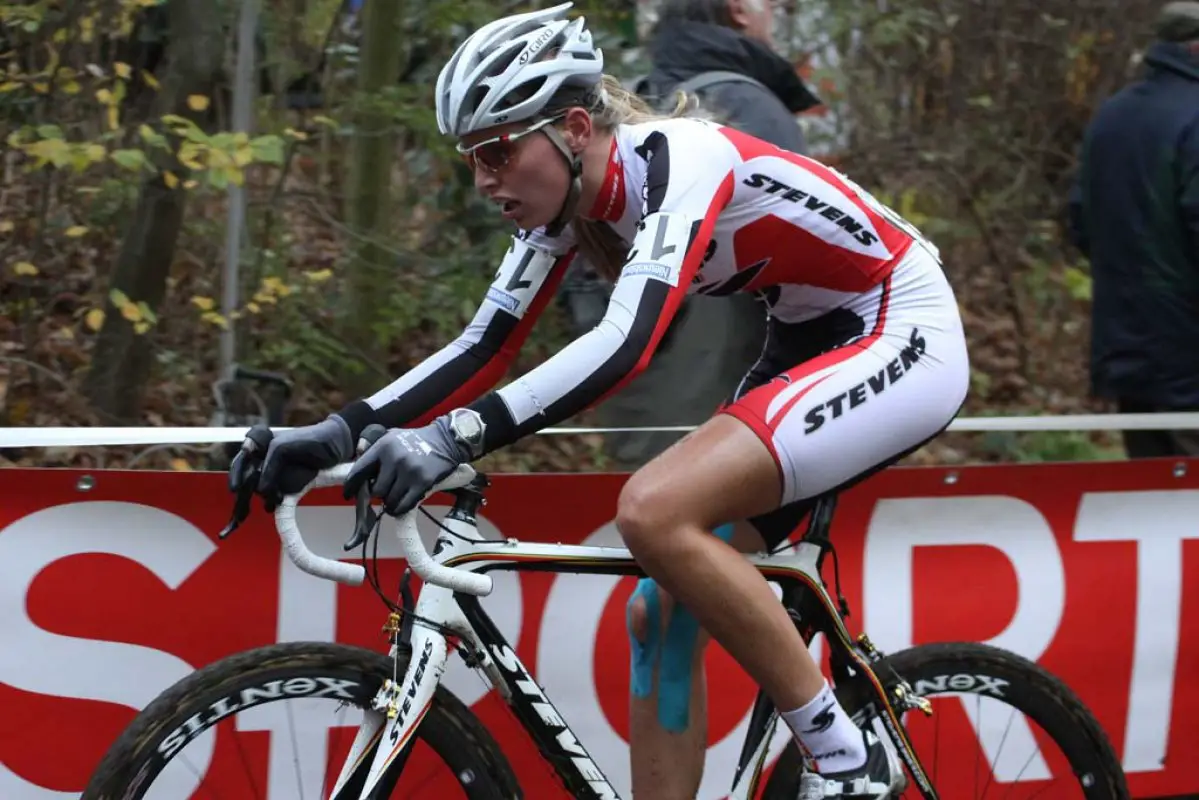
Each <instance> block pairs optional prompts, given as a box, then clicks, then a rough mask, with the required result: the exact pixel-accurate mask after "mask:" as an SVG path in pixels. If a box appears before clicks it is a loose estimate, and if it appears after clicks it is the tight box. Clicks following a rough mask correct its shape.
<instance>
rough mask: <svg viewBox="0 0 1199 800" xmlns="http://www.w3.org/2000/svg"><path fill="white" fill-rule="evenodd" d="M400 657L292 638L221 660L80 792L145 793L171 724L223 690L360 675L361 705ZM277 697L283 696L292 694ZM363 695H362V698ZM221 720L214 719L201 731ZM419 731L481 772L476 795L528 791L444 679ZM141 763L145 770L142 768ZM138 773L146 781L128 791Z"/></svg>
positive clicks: (112, 754)
mask: <svg viewBox="0 0 1199 800" xmlns="http://www.w3.org/2000/svg"><path fill="white" fill-rule="evenodd" d="M398 660H399V663H398V664H395V665H393V661H392V659H391V658H390V657H389V656H387V655H384V654H382V653H377V652H374V651H372V650H366V649H363V648H359V647H351V646H348V645H340V644H331V643H327V642H288V643H285V644H277V645H270V646H267V647H260V648H256V649H253V650H246V651H244V652H241V653H237V654H234V655H231V656H229V657H227V658H223V659H221V660H219V661H215V662H213V663H212V664H209V665H208V666H206V667H204V668H202V669H200V670H197V671H196V672H193V673H192V674H191V675H189V676H187V677H186V678H184V679H182V680H180V681H179V682H177V683H175V684H174V685H172V686H170V687H168V688H167V689H166V690H165V691H163V692H162V693H161V694H160V695H159V696H158V697H157V698H155V700H154V701H153V702H151V703H150V705H148V706H146V708H145V709H143V710H142V711H141V713H139V714H138V715H137V717H135V718H134V720H133V721H132V722H131V723H130V724H129V726H128V727H126V729H125V730H124V731H123V732H122V734H121V735H120V736H119V737H118V738H117V739H116V741H115V742H113V744H112V745H111V746H110V747H109V749H108V751H107V752H106V753H105V755H104V757H103V758H102V759H101V760H100V763H99V764H98V765H97V767H96V769H95V771H94V772H93V775H92V778H91V780H90V781H89V782H88V785H87V788H86V789H85V790H84V792H83V795H82V797H81V798H80V800H116V798H120V799H121V800H138V798H141V797H142V796H143V795H144V794H145V792H146V791H148V790H149V789H150V787H151V786H152V785H153V782H154V779H155V778H157V777H158V775H159V774H160V773H161V772H162V770H163V768H165V766H166V765H167V763H169V761H170V759H171V757H173V756H174V755H175V753H171V755H170V756H168V757H167V758H165V759H164V758H161V757H160V756H159V754H158V747H159V745H161V744H163V743H164V742H165V741H166V739H167V737H168V736H169V735H171V734H170V732H173V731H178V729H179V728H180V726H181V725H182V724H183V723H184V721H185V720H188V719H189V718H191V717H192V716H193V715H196V714H202V713H203V712H205V711H208V710H209V709H210V708H211V707H212V706H213V704H214V703H219V702H220V701H221V700H222V699H224V698H228V697H230V696H237V695H236V693H238V692H240V691H241V690H243V689H245V688H247V687H254V686H262V685H264V684H266V683H267V682H269V681H286V680H288V679H293V678H314V679H315V678H321V677H324V678H327V679H330V680H345V679H347V678H353V679H355V680H357V681H360V684H359V686H358V687H357V688H355V689H354V690H352V693H353V694H354V696H355V704H356V705H359V706H360V707H361V706H362V705H364V704H366V703H369V701H370V699H371V698H372V697H374V695H375V693H376V692H377V691H378V689H379V687H380V686H381V685H382V684H383V681H384V680H386V679H389V678H391V676H392V670H393V666H394V667H395V668H396V669H398V670H399V671H400V674H403V670H404V669H405V667H406V666H407V662H408V657H407V654H401V656H400V658H399V659H398ZM279 699H281V700H284V701H285V700H286V697H280V698H279ZM359 699H361V703H358V702H357V701H358V700H359ZM239 710H240V709H239ZM234 713H236V712H234ZM218 721H219V719H214V720H212V721H210V722H209V723H208V724H207V725H205V726H204V728H201V729H200V730H199V731H196V734H195V735H198V734H199V733H200V732H201V731H202V730H204V729H206V728H207V727H211V725H213V724H216V722H218ZM416 736H417V738H418V739H421V740H423V741H424V743H425V744H426V745H427V746H428V747H429V748H430V749H431V750H433V752H435V753H436V754H437V756H438V757H439V758H441V760H442V761H443V762H444V763H445V764H446V766H448V767H449V768H450V769H451V770H452V771H453V772H454V774H455V775H456V776H459V777H460V780H461V778H462V776H473V777H475V778H476V779H475V780H473V781H472V782H471V783H470V784H466V783H463V784H462V788H463V790H464V791H465V792H466V794H467V796H468V797H469V798H470V799H471V800H509V799H510V798H520V797H521V796H522V794H521V791H520V788H519V786H518V785H517V781H516V777H515V775H514V774H513V772H512V769H511V766H510V765H509V764H508V761H507V759H506V758H505V757H504V754H503V752H502V751H501V750H500V748H499V745H498V744H496V742H495V739H493V738H492V736H491V734H490V733H489V732H488V731H487V729H486V728H485V727H484V726H483V724H482V723H481V722H479V720H478V718H477V717H476V716H475V715H474V714H472V713H471V711H470V710H469V709H468V708H467V707H466V705H464V704H463V703H462V701H460V700H459V699H458V698H457V697H455V696H454V694H453V693H452V692H450V691H449V690H448V689H446V688H445V687H444V686H438V687H437V691H436V693H435V694H434V697H433V703H432V706H431V707H430V708H429V711H428V713H427V714H426V715H425V717H424V719H423V720H422V721H421V723H420V728H419V729H418V730H417V733H416ZM180 749H182V748H180ZM176 752H178V751H176ZM143 769H145V770H146V772H145V774H139V773H141V772H142V770H143ZM135 778H136V779H137V780H138V781H139V782H140V785H138V786H137V787H135V788H134V789H133V791H130V784H131V783H133V781H134V779H135Z"/></svg>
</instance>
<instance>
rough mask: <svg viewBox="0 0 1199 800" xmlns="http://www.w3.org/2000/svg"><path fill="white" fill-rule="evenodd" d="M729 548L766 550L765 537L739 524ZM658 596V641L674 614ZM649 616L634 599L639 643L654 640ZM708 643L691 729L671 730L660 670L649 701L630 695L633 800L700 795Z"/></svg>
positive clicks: (702, 640) (698, 660)
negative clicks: (664, 716) (660, 688)
mask: <svg viewBox="0 0 1199 800" xmlns="http://www.w3.org/2000/svg"><path fill="white" fill-rule="evenodd" d="M730 544H731V545H732V546H733V547H734V548H735V549H736V550H738V551H739V552H742V553H750V552H755V551H761V550H763V549H765V543H764V542H763V541H762V537H761V536H760V535H759V534H758V532H757V531H756V530H755V529H754V528H753V526H751V525H749V524H748V523H739V524H738V525H737V528H736V532H735V533H734V534H733V538H732V540H731V542H730ZM656 591H657V592H658V607H659V608H658V614H657V616H658V617H659V620H658V622H659V626H658V628H659V629H658V631H657V636H658V640H659V641H663V640H665V639H666V638H667V634H666V629H667V625H668V624H669V622H670V617H671V614H672V613H673V610H674V601H673V600H672V599H671V597H670V595H668V594H667V593H666V592H665V591H663V590H662V589H661V588H658V589H657V590H656ZM649 624H650V614H649V613H648V611H647V608H646V603H645V598H643V597H635V598H633V600H632V602H631V603H630V605H629V627H630V632H631V633H632V635H633V636H634V637H635V638H636V639H637V640H638V641H640V642H643V643H644V642H646V641H647V640H648V639H649V638H650V632H649ZM709 640H710V637H709V636H708V633H707V631H705V630H703V629H702V628H701V629H700V630H699V632H698V634H697V636H696V639H695V643H694V645H693V649H692V663H691V693H690V699H689V705H688V714H687V725H686V727H685V728H684V729H683V730H682V731H680V732H675V731H672V730H669V729H668V728H667V727H666V725H664V724H663V722H662V717H661V713H660V711H659V706H658V702H659V693H658V674H657V671H658V667H659V666H660V664H661V660H660V659H658V660H657V661H658V665H657V666H655V670H654V676H653V684H652V688H651V690H650V693H649V695H648V696H645V697H638V696H636V695H634V694H632V693H630V696H629V754H630V760H631V766H632V772H633V796H634V797H652V798H655V799H656V800H676V798H677V800H693V798H694V797H695V796H696V795H697V794H698V793H699V785H700V781H701V780H702V779H703V773H704V756H705V755H706V753H707V735H708V724H707V723H708V717H707V713H708V704H707V680H706V678H707V676H706V674H705V672H704V652H705V650H706V647H707V644H708V642H709Z"/></svg>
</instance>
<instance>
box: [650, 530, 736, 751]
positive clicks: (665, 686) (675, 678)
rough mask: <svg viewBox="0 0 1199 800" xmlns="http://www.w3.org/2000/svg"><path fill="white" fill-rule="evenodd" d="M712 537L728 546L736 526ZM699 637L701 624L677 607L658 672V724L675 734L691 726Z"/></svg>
mask: <svg viewBox="0 0 1199 800" xmlns="http://www.w3.org/2000/svg"><path fill="white" fill-rule="evenodd" d="M712 533H713V535H715V536H716V537H717V538H718V539H720V540H721V541H723V542H727V541H729V540H730V539H731V538H732V536H733V526H732V525H722V526H720V527H719V528H717V529H716V530H714V531H712ZM655 594H657V593H656V592H655ZM698 636H699V620H697V619H696V618H695V616H694V615H693V614H692V613H691V612H690V611H688V610H687V609H686V608H682V607H680V606H675V607H674V608H673V609H672V611H671V614H670V622H668V623H667V625H666V636H665V638H664V640H663V642H662V664H661V668H660V669H659V670H658V721H659V722H661V723H662V727H664V728H666V730H668V731H671V732H673V733H682V732H683V731H685V730H687V725H688V723H689V722H690V710H691V666H692V661H694V658H695V640H696V638H697V637H698Z"/></svg>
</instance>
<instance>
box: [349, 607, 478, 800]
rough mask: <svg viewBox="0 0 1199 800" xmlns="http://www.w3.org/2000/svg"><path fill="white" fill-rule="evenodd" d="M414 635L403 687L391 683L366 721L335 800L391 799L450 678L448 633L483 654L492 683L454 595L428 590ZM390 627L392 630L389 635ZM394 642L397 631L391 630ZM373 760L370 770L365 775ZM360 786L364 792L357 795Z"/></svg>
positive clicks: (395, 642) (385, 685)
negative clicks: (426, 718) (438, 693)
mask: <svg viewBox="0 0 1199 800" xmlns="http://www.w3.org/2000/svg"><path fill="white" fill-rule="evenodd" d="M414 616H415V618H416V621H415V622H414V624H413V625H412V629H411V643H410V644H411V657H410V658H409V660H408V666H407V668H406V669H405V671H404V675H403V678H402V679H401V680H399V681H395V680H387V681H385V682H384V683H383V686H382V687H381V688H380V689H379V692H378V693H377V694H376V695H375V697H374V699H373V700H372V702H371V706H370V708H368V709H367V710H366V711H365V713H364V715H363V721H362V725H361V726H360V727H359V729H358V734H357V736H356V737H355V738H354V743H353V744H352V745H351V747H350V753H349V755H348V756H347V757H346V761H345V764H344V765H343V766H342V770H341V774H340V775H339V776H338V778H337V783H336V784H335V785H334V789H333V793H332V794H331V795H330V800H374V798H376V797H388V796H390V794H391V790H392V789H393V788H394V787H393V785H392V784H394V783H395V782H396V781H397V780H398V779H399V775H400V772H401V770H402V769H403V766H404V762H405V761H406V760H407V757H408V754H409V753H410V752H411V749H412V748H411V743H412V740H413V739H414V738H415V736H416V731H417V729H418V727H419V726H420V723H421V720H422V719H423V718H424V716H425V714H426V713H427V712H428V710H429V708H430V707H431V706H432V704H433V696H434V694H435V693H436V691H437V687H438V685H440V683H441V678H442V675H444V674H445V669H446V664H447V662H448V660H449V656H450V653H451V642H450V640H449V638H447V636H446V634H445V633H443V630H446V629H448V630H450V631H453V632H454V633H455V634H459V635H461V636H462V637H463V638H466V639H467V640H468V641H469V642H470V644H472V645H474V647H473V649H474V650H475V651H476V652H479V653H483V654H484V658H483V659H482V661H483V662H484V663H481V664H480V665H479V666H480V667H481V668H482V669H483V671H484V673H486V674H488V677H490V678H491V679H492V681H493V682H496V679H497V676H495V675H492V673H493V672H494V671H495V664H494V662H493V661H491V659H490V658H487V657H486V651H485V650H483V648H482V647H481V646H479V645H478V643H477V642H474V641H473V639H474V633H473V630H472V629H471V628H470V626H469V625H468V624H467V622H466V619H465V617H463V616H462V612H461V611H460V610H459V608H458V606H457V604H456V603H455V602H454V598H453V592H452V591H451V590H450V589H444V588H441V587H439V586H432V585H425V586H423V587H422V588H421V593H420V599H419V600H418V601H417V607H416V609H415V614H414ZM390 629H391V628H390V626H389V630H390ZM392 634H393V637H394V636H395V631H394V630H392ZM398 652H399V642H398V639H396V638H393V641H392V645H391V656H392V658H393V659H394V658H396V657H397V655H398ZM368 760H369V762H370V767H369V770H368V771H366V772H365V777H364V778H363V770H364V769H365V765H366V762H367V761H368ZM358 780H362V781H363V782H362V784H361V786H362V788H361V790H359V791H358V792H357V793H354V788H356V784H357V782H358Z"/></svg>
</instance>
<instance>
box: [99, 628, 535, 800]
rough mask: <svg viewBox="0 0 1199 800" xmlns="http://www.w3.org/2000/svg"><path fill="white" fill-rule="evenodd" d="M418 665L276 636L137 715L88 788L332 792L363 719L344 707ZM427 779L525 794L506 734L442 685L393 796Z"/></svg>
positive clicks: (119, 792)
mask: <svg viewBox="0 0 1199 800" xmlns="http://www.w3.org/2000/svg"><path fill="white" fill-rule="evenodd" d="M406 666H407V656H406V655H402V656H401V657H400V658H399V659H398V660H396V661H393V660H392V659H391V658H389V657H387V656H385V655H383V654H381V653H376V652H373V651H370V650H364V649H361V648H357V647H348V646H345V645H338V644H328V643H324V642H289V643H286V644H280V645H272V646H269V647H262V648H258V649H255V650H248V651H246V652H244V653H238V654H236V655H233V656H230V657H228V658H225V659H222V660H220V661H217V662H215V663H213V664H210V665H208V666H207V667H204V668H203V669H200V670H197V671H196V672H194V673H192V674H191V675H189V676H188V677H187V678H184V679H183V680H181V681H179V682H178V683H176V684H175V685H174V686H171V687H170V688H168V689H167V690H166V691H164V692H163V693H162V694H161V695H159V697H158V698H157V699H155V700H154V702H152V703H151V704H150V705H149V706H147V707H146V708H145V709H144V710H143V711H142V712H141V713H140V714H138V715H137V717H135V718H134V720H133V722H132V723H130V725H129V727H128V728H126V729H125V731H124V732H123V733H122V734H121V736H120V737H119V738H118V739H117V740H116V742H114V743H113V745H112V747H110V748H109V750H108V752H107V753H106V754H105V755H104V758H103V759H101V761H100V764H99V765H98V766H97V768H96V771H95V773H94V774H93V776H92V779H91V781H90V782H89V783H88V786H87V789H85V790H84V792H83V796H82V798H81V800H118V798H119V800H141V798H150V800H155V799H156V798H163V800H166V799H167V798H169V800H186V798H191V797H238V798H254V799H255V800H257V799H258V798H263V799H264V800H265V798H278V797H294V798H322V799H323V798H326V797H328V793H329V792H330V791H331V789H332V787H333V785H334V783H335V781H336V779H337V775H338V773H339V772H340V771H341V768H342V764H343V763H344V761H345V757H346V754H347V753H348V752H349V749H350V743H351V741H352V740H353V739H354V736H355V733H356V731H357V728H358V724H359V722H360V721H361V719H362V715H361V714H358V713H351V714H350V715H349V716H350V717H351V718H350V719H344V718H340V719H335V718H334V715H335V714H343V713H345V712H346V711H347V710H350V709H361V710H365V709H367V708H369V706H370V703H371V700H372V698H374V696H375V695H376V693H377V692H378V691H379V689H380V687H381V686H382V685H383V682H384V681H385V680H388V679H392V678H393V676H399V677H402V676H403V674H404V669H405V667H406ZM264 767H265V768H264ZM418 790H420V791H435V792H436V793H437V795H438V796H440V797H447V798H454V797H460V798H467V799H468V800H507V799H508V798H513V797H520V796H521V795H520V790H519V789H518V788H517V784H516V779H515V777H514V776H513V774H512V771H511V769H510V767H509V765H508V763H507V761H506V760H505V759H504V756H503V754H502V752H501V751H500V748H499V746H498V745H497V744H496V742H495V740H494V739H493V738H492V737H491V735H490V734H489V733H488V732H487V730H486V728H484V727H483V725H482V724H481V723H480V722H479V720H478V719H477V718H476V717H475V716H474V715H473V714H472V713H471V712H470V710H469V709H467V707H466V706H465V705H463V704H462V702H461V701H459V700H458V699H457V698H456V697H454V695H453V694H451V693H450V692H449V691H448V690H446V689H445V688H444V687H440V686H439V687H438V688H437V691H436V694H435V695H434V698H433V704H432V706H431V707H430V708H429V711H428V713H427V714H426V715H425V717H424V719H423V720H422V721H421V723H420V727H419V728H418V730H417V732H416V740H415V742H414V744H413V751H412V753H411V756H410V758H409V759H408V761H407V763H406V764H405V766H404V771H403V774H402V775H400V776H398V782H397V783H396V785H395V787H394V791H393V792H392V793H391V794H390V795H389V796H391V797H409V796H411V795H413V794H415V792H416V791H418ZM353 796H354V797H357V796H358V795H357V793H354V795H353ZM384 796H388V795H384Z"/></svg>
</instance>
